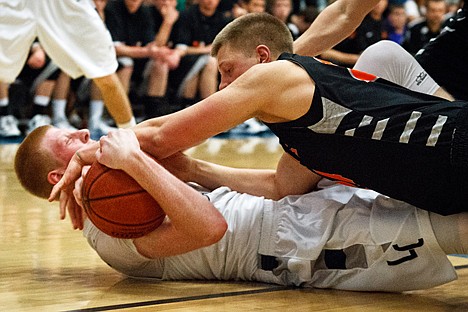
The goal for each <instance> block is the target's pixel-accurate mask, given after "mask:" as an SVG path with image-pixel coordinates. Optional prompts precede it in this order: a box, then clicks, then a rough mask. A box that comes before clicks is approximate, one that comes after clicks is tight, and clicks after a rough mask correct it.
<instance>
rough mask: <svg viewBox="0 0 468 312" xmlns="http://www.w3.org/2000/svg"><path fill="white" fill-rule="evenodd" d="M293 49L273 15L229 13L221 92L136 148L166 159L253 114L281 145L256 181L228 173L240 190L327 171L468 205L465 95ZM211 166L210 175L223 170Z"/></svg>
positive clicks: (147, 127)
mask: <svg viewBox="0 0 468 312" xmlns="http://www.w3.org/2000/svg"><path fill="white" fill-rule="evenodd" d="M285 52H286V53H285ZM290 52H292V37H291V35H290V33H289V30H288V29H287V27H285V26H284V23H281V22H279V20H278V19H276V18H274V17H272V16H270V15H268V14H248V15H246V16H243V17H241V18H238V19H236V20H234V21H233V22H232V23H230V24H229V26H227V27H226V28H224V29H223V30H222V31H221V32H220V34H219V35H218V36H217V37H216V39H215V41H214V42H213V47H212V55H214V56H216V57H217V61H218V67H219V70H220V73H221V84H220V89H221V91H219V92H217V93H215V94H213V95H212V96H210V97H208V98H207V99H205V100H203V101H201V102H199V103H198V104H196V105H194V106H193V107H190V108H187V109H184V110H182V111H179V112H177V113H174V114H172V115H167V116H163V117H160V118H156V119H152V120H148V121H145V122H143V123H142V124H140V125H138V126H137V127H135V128H134V131H135V132H136V134H137V136H138V139H139V141H140V144H141V148H142V149H143V150H145V151H146V152H148V153H150V154H152V155H153V156H155V157H157V158H165V157H168V156H170V155H173V154H175V153H176V152H178V151H182V150H184V149H186V148H188V147H191V146H194V145H196V144H198V143H200V142H201V141H203V140H204V139H206V138H208V137H211V136H213V135H215V134H217V133H220V132H223V131H225V130H227V129H230V128H232V127H233V126H235V125H237V124H239V123H242V122H243V121H245V120H247V119H249V118H253V117H257V118H259V119H260V120H262V121H263V122H265V123H267V124H268V125H269V127H270V128H271V129H272V130H273V131H274V132H275V133H276V134H277V135H278V136H279V138H280V142H281V144H282V146H283V148H284V150H285V152H286V153H285V154H284V155H283V156H282V158H281V159H280V161H279V163H278V167H277V170H276V171H268V170H261V171H258V174H257V175H256V178H255V179H253V178H252V177H251V176H250V175H249V178H245V179H242V178H239V176H238V175H236V176H235V177H234V175H233V176H232V179H236V181H230V182H232V183H230V185H236V186H237V187H235V189H236V190H237V191H240V192H243V191H250V192H251V191H252V189H254V188H253V187H252V185H254V186H255V190H256V192H255V194H254V195H262V196H265V197H268V198H274V199H276V198H282V197H284V196H285V195H288V194H302V193H305V192H307V191H310V190H311V189H313V188H315V186H316V183H317V181H318V180H319V179H320V176H326V177H328V178H331V179H336V180H340V181H342V182H343V183H347V184H351V185H356V186H360V187H365V188H370V189H374V190H376V191H379V192H380V193H383V194H385V195H388V196H391V197H393V198H396V199H400V200H404V201H407V202H408V203H411V204H413V205H415V206H417V207H420V208H422V209H426V210H430V211H433V212H437V213H440V214H452V213H457V212H461V211H467V210H468V209H467V205H465V203H467V202H468V184H467V182H466V179H465V177H466V175H467V174H468V162H467V160H468V146H467V144H466V141H467V139H465V137H467V138H468V125H467V122H468V116H467V115H468V103H467V102H463V101H455V102H450V101H447V100H444V99H441V98H439V97H434V96H430V95H426V94H423V93H419V92H413V91H410V90H409V89H406V88H404V87H401V86H398V85H396V84H393V83H391V82H389V81H387V80H384V79H381V78H378V77H376V76H374V75H371V74H367V73H363V72H360V71H356V70H352V69H347V68H344V67H339V66H336V65H333V64H325V63H322V62H320V61H319V60H317V59H314V58H310V57H304V56H298V55H293V54H290ZM92 152H94V151H91V153H92ZM80 156H83V155H80ZM80 159H82V157H81V158H80V157H78V156H76V157H74V159H73V160H72V162H71V163H70V165H69V168H68V169H67V173H66V174H65V177H64V179H62V181H61V182H60V183H58V184H57V186H56V187H55V189H54V191H53V194H52V197H51V198H55V195H57V193H58V191H59V190H61V189H63V188H65V187H66V185H68V184H70V183H71V182H72V181H74V179H75V178H77V177H78V176H79V173H80V168H81V161H80ZM307 168H308V169H307ZM208 170H209V171H210V172H209V174H210V175H211V176H216V175H217V174H218V173H217V172H216V171H217V170H219V172H223V173H225V171H226V170H229V169H226V168H218V169H214V170H213V169H208ZM247 171H249V170H247ZM219 174H220V173H219ZM220 175H221V174H220ZM223 178H225V176H224V175H223Z"/></svg>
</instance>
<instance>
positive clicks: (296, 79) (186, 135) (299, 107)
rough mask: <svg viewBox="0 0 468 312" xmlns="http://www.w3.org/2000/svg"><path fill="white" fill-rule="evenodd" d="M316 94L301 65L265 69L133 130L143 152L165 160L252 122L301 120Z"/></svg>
mask: <svg viewBox="0 0 468 312" xmlns="http://www.w3.org/2000/svg"><path fill="white" fill-rule="evenodd" d="M279 77H281V79H279ZM313 92H314V83H313V81H312V80H311V79H310V77H309V75H308V74H307V73H306V72H305V71H304V70H303V69H301V68H300V67H299V66H297V65H295V64H293V63H291V62H287V61H278V62H272V63H267V64H260V65H256V66H253V67H252V68H251V69H249V70H248V71H247V72H245V73H244V74H243V75H241V76H240V77H239V78H238V79H237V80H235V81H234V82H233V83H231V84H230V85H229V86H227V87H226V88H224V89H223V90H221V91H218V92H216V93H215V94H213V95H211V96H210V97H208V98H206V99H204V100H203V101H201V102H199V103H197V104H195V105H193V106H191V107H189V108H187V109H184V110H182V111H179V112H176V113H174V114H171V115H168V116H164V117H159V118H155V119H153V120H148V121H145V122H143V123H141V124H139V125H138V126H136V127H135V128H134V131H135V133H136V135H137V137H138V140H139V142H140V144H141V148H142V149H143V150H144V151H146V152H148V153H149V154H151V155H153V156H154V157H156V158H158V159H162V158H165V157H168V156H170V155H172V154H174V153H176V152H178V151H183V150H185V149H187V148H189V147H192V146H195V145H197V144H199V143H201V142H203V141H204V140H206V139H208V138H210V137H212V136H214V135H216V134H218V133H221V132H224V131H226V130H229V129H231V128H233V127H234V126H236V125H238V124H240V123H242V122H244V121H245V120H247V119H250V118H252V117H257V118H259V119H260V120H263V121H265V122H283V121H289V120H294V119H296V118H299V117H300V116H302V115H304V114H305V113H306V112H307V111H308V109H309V107H310V103H311V102H312V97H313Z"/></svg>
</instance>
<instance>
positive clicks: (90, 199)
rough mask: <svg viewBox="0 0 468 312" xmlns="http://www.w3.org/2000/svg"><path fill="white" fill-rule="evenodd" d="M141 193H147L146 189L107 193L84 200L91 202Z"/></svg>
mask: <svg viewBox="0 0 468 312" xmlns="http://www.w3.org/2000/svg"><path fill="white" fill-rule="evenodd" d="M141 193H146V191H145V190H143V189H141V190H138V191H134V192H128V193H120V194H117V195H106V196H103V197H96V198H85V199H83V201H84V200H86V201H87V202H88V203H89V202H94V201H99V200H104V199H112V198H117V197H122V196H128V195H136V194H141ZM150 196H151V195H150Z"/></svg>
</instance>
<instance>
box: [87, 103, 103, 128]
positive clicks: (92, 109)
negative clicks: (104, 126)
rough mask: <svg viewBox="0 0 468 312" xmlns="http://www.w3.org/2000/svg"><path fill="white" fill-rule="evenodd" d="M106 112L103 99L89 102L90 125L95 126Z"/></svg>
mask: <svg viewBox="0 0 468 312" xmlns="http://www.w3.org/2000/svg"><path fill="white" fill-rule="evenodd" d="M103 113H104V102H103V101H101V100H91V101H90V102H89V126H90V128H93V127H95V126H96V125H98V124H99V122H100V121H101V117H102V114H103Z"/></svg>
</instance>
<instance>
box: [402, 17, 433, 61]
mask: <svg viewBox="0 0 468 312" xmlns="http://www.w3.org/2000/svg"><path fill="white" fill-rule="evenodd" d="M439 33H440V31H436V32H432V31H431V30H430V29H429V27H427V21H422V22H420V23H417V24H415V25H413V26H411V27H410V28H409V29H408V31H407V32H406V35H405V41H404V42H403V48H405V49H406V51H408V52H409V53H411V54H416V53H417V52H418V51H419V50H420V49H421V48H422V47H424V46H425V45H426V43H428V42H429V40H431V39H432V38H435V37H437V35H439Z"/></svg>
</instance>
